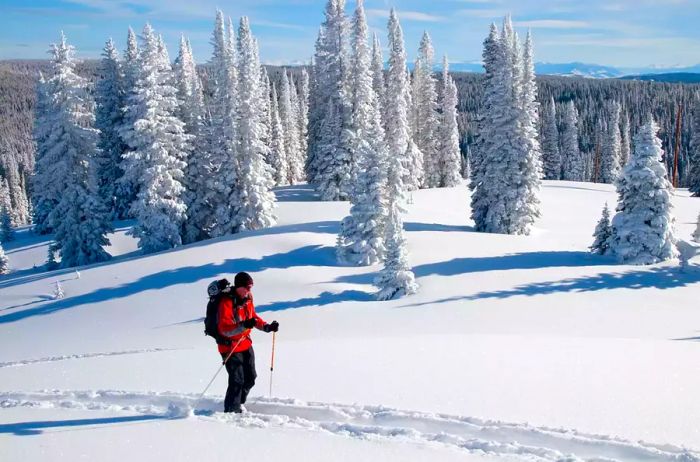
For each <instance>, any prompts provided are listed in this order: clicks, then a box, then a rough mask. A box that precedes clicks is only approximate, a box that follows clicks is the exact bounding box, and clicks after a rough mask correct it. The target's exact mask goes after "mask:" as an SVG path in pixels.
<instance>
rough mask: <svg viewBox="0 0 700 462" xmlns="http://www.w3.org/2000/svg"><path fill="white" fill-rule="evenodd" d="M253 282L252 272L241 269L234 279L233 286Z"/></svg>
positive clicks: (242, 285)
mask: <svg viewBox="0 0 700 462" xmlns="http://www.w3.org/2000/svg"><path fill="white" fill-rule="evenodd" d="M252 283H253V278H252V277H250V274H248V273H246V272H244V271H241V272H240V273H238V274H236V277H235V278H234V279H233V286H234V287H235V288H239V287H246V286H248V285H250V284H252Z"/></svg>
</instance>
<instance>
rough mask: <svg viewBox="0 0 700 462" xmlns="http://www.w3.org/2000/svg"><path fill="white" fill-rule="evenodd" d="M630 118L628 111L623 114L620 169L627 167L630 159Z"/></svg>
mask: <svg viewBox="0 0 700 462" xmlns="http://www.w3.org/2000/svg"><path fill="white" fill-rule="evenodd" d="M630 149H631V146H630V117H629V114H628V113H627V111H625V112H624V113H623V114H622V121H621V123H620V168H622V167H624V166H625V165H627V161H629V158H630V152H631V151H630Z"/></svg>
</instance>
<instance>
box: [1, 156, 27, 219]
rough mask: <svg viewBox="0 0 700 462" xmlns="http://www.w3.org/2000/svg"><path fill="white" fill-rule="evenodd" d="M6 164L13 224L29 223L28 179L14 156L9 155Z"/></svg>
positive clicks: (10, 212)
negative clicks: (25, 178) (24, 176)
mask: <svg viewBox="0 0 700 462" xmlns="http://www.w3.org/2000/svg"><path fill="white" fill-rule="evenodd" d="M4 164H5V165H4V167H5V173H6V175H7V188H8V191H9V194H10V207H9V208H8V213H9V215H10V221H11V223H12V226H20V225H23V224H26V223H29V221H30V217H31V211H30V205H29V199H27V193H26V186H25V183H26V181H24V178H23V174H22V172H21V171H20V168H19V165H18V164H17V160H16V159H15V157H14V156H8V157H7V158H6V159H5V162H4Z"/></svg>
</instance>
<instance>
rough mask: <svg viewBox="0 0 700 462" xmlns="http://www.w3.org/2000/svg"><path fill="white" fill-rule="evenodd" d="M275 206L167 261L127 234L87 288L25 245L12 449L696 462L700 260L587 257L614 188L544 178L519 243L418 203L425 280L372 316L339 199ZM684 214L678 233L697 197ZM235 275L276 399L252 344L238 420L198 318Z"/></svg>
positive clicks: (17, 453)
mask: <svg viewBox="0 0 700 462" xmlns="http://www.w3.org/2000/svg"><path fill="white" fill-rule="evenodd" d="M277 195H278V198H279V200H280V203H279V209H278V215H279V218H280V220H279V224H278V225H277V226H275V227H273V228H270V229H267V230H264V231H258V232H250V233H242V234H240V235H237V236H233V237H229V238H223V239H217V240H213V241H207V242H203V243H199V244H196V245H191V246H186V247H182V248H179V249H176V250H173V251H170V252H165V253H160V254H156V255H150V256H140V255H138V254H137V253H136V252H135V246H134V243H133V241H131V240H130V238H129V237H127V236H125V235H124V231H125V228H126V227H127V226H128V224H122V226H121V228H120V231H119V233H118V234H117V235H116V236H112V242H113V247H112V248H110V251H111V252H112V253H113V255H117V258H116V259H115V260H113V261H112V262H109V263H106V264H102V265H97V266H93V267H89V268H81V269H80V274H79V275H78V274H77V273H75V271H72V270H68V271H55V272H50V273H41V272H38V271H37V270H34V269H32V266H33V265H34V264H40V263H41V261H42V260H43V258H44V256H45V247H44V246H45V245H46V242H45V239H42V238H38V237H35V236H34V237H32V236H31V235H29V234H27V233H24V234H23V233H20V234H19V239H18V240H17V241H16V242H14V243H11V244H9V245H8V246H7V248H6V250H7V253H8V255H9V257H10V259H11V264H12V265H13V267H14V268H15V269H16V270H17V271H16V272H15V273H13V274H10V275H8V276H4V277H2V278H1V279H0V416H2V418H1V421H2V423H0V429H2V431H0V447H1V448H2V451H3V452H5V451H7V453H8V454H9V457H10V458H9V459H8V460H17V459H20V458H21V459H22V460H40V459H41V460H77V459H79V458H80V457H82V456H86V457H92V458H93V459H96V460H123V459H127V458H128V459H130V460H153V458H155V457H156V456H158V457H162V456H166V457H168V459H170V460H193V459H195V458H196V459H197V460H200V459H202V458H207V459H214V460H230V457H232V454H233V451H236V452H243V453H244V454H246V457H248V458H252V460H328V458H329V455H330V454H332V457H331V458H332V460H358V459H361V460H428V459H433V460H434V459H436V458H437V459H438V460H458V459H459V460H465V458H466V459H467V460H482V459H484V460H486V459H494V458H495V459H501V458H506V459H515V460H521V459H523V458H526V459H528V460H559V459H562V458H564V457H566V456H567V455H570V454H573V455H575V456H576V457H579V458H581V459H586V460H588V459H596V458H597V459H601V458H608V459H618V460H698V459H697V454H698V453H696V452H693V451H694V450H699V449H700V431H699V428H698V425H697V421H698V417H699V416H700V400H697V399H696V394H697V393H696V390H697V389H698V388H699V387H700V367H698V361H697V358H698V355H699V354H700V350H699V349H698V348H700V344H698V339H699V338H700V337H699V336H698V329H700V312H698V310H697V297H698V293H700V292H699V291H698V289H699V288H700V268H697V266H698V265H700V262H698V261H695V262H691V263H694V265H695V266H696V268H691V270H689V271H687V272H680V271H679V270H678V268H677V267H676V266H675V265H674V264H665V265H657V266H651V267H630V266H621V265H617V264H616V263H615V261H614V260H612V259H609V258H606V257H597V256H593V255H590V254H589V253H588V252H587V250H586V248H587V246H588V245H590V242H591V241H592V238H591V233H592V231H593V228H594V226H595V223H596V221H597V219H598V217H599V213H600V210H601V208H602V206H603V203H604V202H606V201H608V202H609V203H610V204H611V205H613V204H614V203H615V193H614V191H613V189H612V188H611V187H610V186H606V185H596V184H588V183H567V182H545V186H544V188H543V217H542V219H541V220H540V221H539V222H538V224H537V229H536V230H535V233H534V235H533V236H529V237H524V236H504V235H489V234H480V233H474V232H472V230H471V228H470V224H471V223H470V220H469V219H468V216H469V211H468V208H467V204H468V203H469V200H468V191H467V189H466V188H465V187H459V188H453V189H442V190H425V191H419V192H417V193H415V194H414V201H413V204H412V205H411V206H410V210H409V213H408V215H407V217H406V229H407V231H408V232H407V237H408V241H409V246H410V251H411V257H410V261H411V264H412V266H413V269H414V271H415V273H416V276H417V280H418V282H419V284H420V285H421V289H420V292H419V293H418V294H416V295H415V296H411V297H407V298H404V299H401V300H396V301H391V302H381V303H379V302H376V301H374V299H373V298H372V292H373V290H374V289H373V287H372V285H371V282H372V280H373V277H374V275H375V274H376V272H377V271H378V269H379V268H378V267H371V268H352V267H341V266H338V265H337V264H336V261H335V254H334V247H333V246H334V243H335V237H336V232H337V230H338V220H339V219H340V218H342V217H343V216H344V214H345V213H346V212H347V209H348V204H346V203H326V202H319V201H316V200H315V197H314V195H313V194H312V192H311V191H310V190H309V189H308V188H307V187H306V186H297V187H290V188H282V189H280V190H278V191H277ZM674 203H675V206H676V210H675V212H676V216H677V222H678V230H679V234H680V236H681V237H683V238H685V239H688V238H689V236H690V234H691V232H692V230H693V229H694V221H695V218H696V217H697V214H698V211H699V210H700V200H698V199H695V198H689V197H688V194H687V191H684V190H681V191H678V193H677V196H676V198H675V201H674ZM242 270H245V271H248V272H251V273H252V274H253V277H254V278H255V288H254V292H255V300H256V305H257V307H258V310H259V311H260V313H261V315H262V317H263V318H265V319H266V320H268V321H271V320H272V319H277V320H278V321H279V322H280V333H279V334H278V336H277V342H276V344H277V349H276V353H275V354H276V357H275V371H274V383H273V386H274V387H273V397H267V395H268V391H269V378H270V376H269V370H268V367H269V358H270V346H271V337H270V336H269V335H267V334H264V333H262V332H257V333H255V334H254V344H255V349H256V356H257V363H258V374H259V376H258V384H257V385H256V387H255V388H254V389H253V392H252V395H253V396H254V399H253V401H252V402H251V404H250V405H249V411H250V413H249V414H248V415H246V416H244V417H231V416H224V415H223V414H220V413H219V412H216V411H218V410H219V408H220V401H221V399H222V395H223V393H224V391H225V386H226V381H225V372H224V373H223V374H222V375H220V376H219V377H217V380H216V381H215V382H214V385H213V386H212V388H211V389H210V391H209V392H208V393H207V396H206V397H205V398H204V399H202V400H198V396H199V393H201V391H202V390H203V389H204V387H205V386H206V384H207V383H208V382H209V380H210V379H211V377H212V375H213V374H214V372H215V371H216V369H217V368H218V366H219V365H220V361H219V360H218V355H217V354H216V352H215V346H214V344H213V341H212V340H211V339H210V338H207V337H205V336H204V335H203V333H202V322H201V319H202V317H203V315H204V308H205V300H204V298H205V297H204V293H205V290H206V285H207V284H208V282H209V281H211V280H212V279H214V278H217V277H220V276H231V275H232V274H234V273H235V272H237V271H242ZM56 281H61V284H62V286H63V288H64V290H65V293H66V298H64V299H62V300H50V295H51V293H52V291H53V285H54V284H55V282H56ZM78 430H81V431H78ZM222 439H225V440H226V441H228V442H230V446H231V447H230V449H229V448H228V447H227V446H228V445H226V444H224V445H222V444H221V443H218V442H219V441H221V440H222ZM688 448H689V449H688ZM570 460H576V459H570Z"/></svg>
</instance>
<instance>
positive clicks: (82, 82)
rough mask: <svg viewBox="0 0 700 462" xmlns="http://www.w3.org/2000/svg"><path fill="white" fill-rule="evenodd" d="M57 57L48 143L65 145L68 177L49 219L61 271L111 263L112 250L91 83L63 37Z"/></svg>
mask: <svg viewBox="0 0 700 462" xmlns="http://www.w3.org/2000/svg"><path fill="white" fill-rule="evenodd" d="M52 52H53V56H54V65H55V68H54V72H55V73H56V74H55V75H54V77H53V79H52V80H53V85H52V91H53V93H52V94H53V105H52V106H53V110H54V111H55V113H54V122H55V126H54V127H55V130H56V131H55V132H54V133H53V134H52V136H51V137H50V138H49V139H60V141H59V144H58V146H57V148H58V149H60V151H59V152H58V154H59V155H60V159H61V160H60V163H61V165H60V170H59V171H60V172H61V173H62V174H63V176H62V178H61V179H60V183H59V184H60V185H61V186H62V187H63V189H62V190H61V192H60V200H59V202H58V203H57V204H56V205H55V207H54V208H53V209H52V210H51V212H50V213H49V215H48V217H47V219H48V223H49V224H50V227H51V228H52V229H53V230H54V231H55V236H54V243H53V244H52V249H53V251H54V252H56V253H58V254H59V255H60V258H61V266H62V267H64V268H67V267H71V266H76V265H86V264H90V263H95V262H100V261H104V260H107V259H109V258H110V255H109V254H108V253H107V252H106V251H105V250H104V249H103V247H104V246H107V245H109V241H108V240H107V238H106V235H107V234H108V233H109V232H110V231H111V224H110V222H109V210H108V209H107V208H106V206H105V205H104V203H103V202H102V201H101V199H100V197H99V192H98V183H97V169H98V165H97V162H96V159H97V158H99V156H100V151H99V148H98V147H97V142H98V137H99V131H98V130H96V129H95V128H92V127H93V126H94V122H95V120H94V114H93V112H92V111H93V104H92V101H90V99H89V93H88V88H87V87H88V82H87V80H86V79H84V78H82V77H80V76H78V75H77V74H76V73H75V70H74V66H75V61H74V60H73V54H74V49H73V47H72V46H70V45H68V44H67V42H66V38H65V36H64V35H63V34H61V42H60V43H59V44H58V45H53V49H52ZM54 136H56V138H54Z"/></svg>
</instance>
